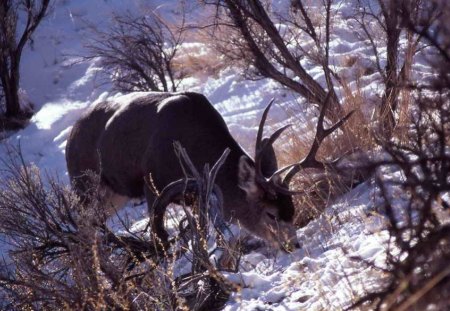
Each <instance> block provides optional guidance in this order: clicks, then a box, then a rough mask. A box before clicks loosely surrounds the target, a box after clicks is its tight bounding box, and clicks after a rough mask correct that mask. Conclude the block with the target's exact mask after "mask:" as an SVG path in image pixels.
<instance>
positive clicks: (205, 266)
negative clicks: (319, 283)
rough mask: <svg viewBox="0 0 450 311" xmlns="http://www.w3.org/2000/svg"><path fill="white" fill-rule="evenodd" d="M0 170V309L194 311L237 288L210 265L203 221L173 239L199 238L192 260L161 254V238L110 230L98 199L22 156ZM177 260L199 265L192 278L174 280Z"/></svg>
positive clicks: (216, 303) (177, 254)
mask: <svg viewBox="0 0 450 311" xmlns="http://www.w3.org/2000/svg"><path fill="white" fill-rule="evenodd" d="M4 165H5V169H4V170H3V171H2V174H3V176H5V177H6V178H5V179H4V180H2V183H1V184H0V234H1V235H2V236H3V239H4V240H5V241H7V242H8V245H9V248H10V250H9V256H8V257H6V258H4V260H3V263H2V264H1V267H0V297H2V302H1V305H0V306H1V308H2V309H5V310H16V309H52V310H56V309H73V310H98V309H131V310H161V309H162V310H179V309H187V308H191V309H193V310H199V309H202V308H203V309H205V308H206V309H211V308H218V306H221V305H222V304H223V303H224V302H225V301H226V300H227V298H228V295H229V292H230V291H232V290H235V289H234V288H233V285H232V284H231V283H229V282H226V281H225V280H224V278H223V276H221V274H220V272H219V271H218V270H217V269H216V268H215V267H214V266H213V265H212V264H211V263H210V261H209V253H208V251H207V249H205V248H204V247H206V245H205V244H203V242H204V241H205V240H207V239H208V238H209V237H208V236H207V235H205V234H206V233H207V232H209V230H208V229H207V228H206V227H207V226H208V221H207V220H206V224H205V223H203V224H199V222H198V220H195V221H194V222H195V225H194V226H192V227H187V228H189V230H187V229H186V230H183V232H184V231H189V232H190V234H191V235H190V236H189V235H188V236H186V235H180V236H178V237H176V238H175V240H176V241H179V240H180V239H184V238H186V239H190V238H192V236H198V239H197V240H196V241H197V246H198V247H196V248H194V249H193V250H192V253H190V255H189V256H188V255H186V251H179V250H176V249H175V250H174V251H173V252H168V251H165V252H161V249H160V247H159V240H158V239H155V240H152V239H150V240H149V238H148V237H147V238H146V237H145V234H144V235H141V234H138V233H134V232H132V231H131V230H129V229H128V228H127V232H128V234H127V235H124V236H119V235H117V234H114V233H113V232H111V231H110V230H109V228H108V227H107V226H106V225H105V220H106V208H105V207H104V206H102V205H101V204H99V200H96V198H94V199H92V200H90V202H91V203H89V205H83V204H82V203H81V202H80V201H79V198H78V197H77V196H76V195H75V194H74V193H73V192H72V191H71V190H70V189H69V188H68V187H66V186H61V185H60V183H59V182H58V180H57V179H55V178H50V177H48V178H42V176H41V174H40V172H39V170H38V169H37V168H36V167H34V166H27V165H25V163H24V161H23V158H22V157H21V156H20V155H19V157H17V158H12V159H10V161H5V163H4ZM216 168H217V167H216ZM213 175H214V174H213ZM93 180H95V179H93ZM205 186H207V185H206V184H205ZM207 187H210V186H207ZM163 192H164V190H163ZM202 193H203V192H202ZM202 195H203V194H202ZM206 199H207V197H206ZM203 200H205V197H204V198H203ZM195 217H199V216H195ZM195 219H198V218H195ZM186 247H187V246H186ZM186 249H187V248H186ZM180 256H181V257H182V256H186V257H187V258H188V260H194V261H196V260H197V262H198V263H199V265H195V269H194V268H193V270H192V274H191V273H188V274H186V275H182V276H177V272H176V271H175V266H176V261H177V260H178V259H180V258H181V257H180ZM205 256H206V257H205ZM193 266H194V265H193ZM201 280H203V283H204V287H202V288H203V290H202V291H200V290H199V286H201V284H200V283H201V282H200V281H201ZM199 282H200V283H199ZM208 288H209V289H208ZM225 289H226V290H225ZM199 297H202V298H201V299H200V298H199ZM218 297H222V298H220V299H219V298H218ZM196 298H199V300H197V299H196Z"/></svg>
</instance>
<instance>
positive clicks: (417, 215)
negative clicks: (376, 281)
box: [354, 1, 450, 310]
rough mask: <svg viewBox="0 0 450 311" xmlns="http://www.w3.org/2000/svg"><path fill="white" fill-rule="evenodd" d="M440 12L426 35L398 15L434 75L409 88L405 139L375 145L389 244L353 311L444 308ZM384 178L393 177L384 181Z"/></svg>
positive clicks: (445, 161) (446, 111) (449, 83)
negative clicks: (380, 155) (422, 46)
mask: <svg viewBox="0 0 450 311" xmlns="http://www.w3.org/2000/svg"><path fill="white" fill-rule="evenodd" d="M443 3H444V2H439V1H437V2H435V4H443ZM440 8H441V9H443V11H441V12H442V14H440V18H438V19H437V20H435V21H434V23H433V25H432V27H429V28H423V27H422V24H420V21H419V20H412V16H411V15H409V14H407V12H408V11H403V14H405V15H402V19H404V21H405V24H406V25H408V27H409V29H410V30H411V31H413V32H415V33H420V35H421V36H423V37H424V38H426V40H427V41H428V43H429V44H430V45H431V48H433V50H434V51H435V52H434V53H433V55H434V58H433V62H432V65H433V70H434V72H435V73H436V75H435V77H434V78H432V79H429V80H424V81H421V83H420V84H417V85H414V86H412V87H411V88H410V91H411V98H412V100H411V115H410V120H411V123H410V126H409V128H408V131H407V133H406V134H405V135H406V139H402V140H399V139H393V140H390V141H386V140H382V139H380V143H381V145H382V147H383V149H384V150H385V151H386V153H387V159H386V160H385V161H382V162H377V163H374V164H373V165H374V167H375V168H376V170H377V172H378V178H377V182H378V185H379V188H380V192H381V195H382V197H383V199H384V204H383V206H382V209H381V210H382V212H383V213H384V214H385V215H386V218H387V220H388V224H389V227H388V231H389V235H390V237H389V241H388V249H387V259H386V262H385V266H384V267H376V268H378V269H379V270H381V271H383V272H384V274H385V276H386V279H385V280H384V281H382V282H381V284H380V286H379V288H378V289H376V290H374V291H373V292H371V293H368V295H367V296H366V297H364V298H362V299H361V300H360V301H358V302H357V303H356V304H355V305H354V306H358V305H362V304H364V303H366V304H369V305H370V306H371V308H374V309H376V310H424V309H427V308H433V309H436V310H446V309H448V308H449V307H450V305H449V301H450V281H449V280H450V270H449V268H448V262H449V260H450V247H449V245H450V240H449V236H450V235H449V233H450V219H449V215H448V209H449V202H448V194H449V191H450V176H449V172H450V154H449V149H448V146H449V143H450V102H449V100H448V98H449V97H448V96H449V94H450V79H449V76H450V72H449V68H450V50H449V45H448V44H447V42H448V41H446V39H444V40H441V39H440V36H442V35H443V36H445V35H446V34H448V33H449V28H448V23H447V22H446V21H447V18H448V14H449V12H450V11H449V7H448V6H446V5H444V6H443V7H440ZM417 22H419V23H417ZM431 29H432V30H431ZM386 171H388V172H389V171H390V172H391V173H392V172H394V173H395V172H397V175H394V176H393V178H384V177H383V176H385V172H386ZM368 264H369V265H372V264H371V263H368ZM372 266H373V265H372Z"/></svg>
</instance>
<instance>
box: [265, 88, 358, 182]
mask: <svg viewBox="0 0 450 311" xmlns="http://www.w3.org/2000/svg"><path fill="white" fill-rule="evenodd" d="M330 97H331V92H329V93H328V95H327V97H326V99H325V103H324V104H323V106H322V109H321V110H320V115H319V118H318V120H317V128H316V135H315V137H314V141H313V143H312V146H311V149H310V150H309V153H308V155H307V156H306V157H305V158H304V159H303V160H301V161H300V162H297V163H294V164H291V165H288V166H285V167H283V168H280V169H279V170H277V171H276V172H275V173H273V175H272V177H271V179H272V178H273V177H274V176H276V175H280V174H282V173H284V172H285V171H288V173H287V174H286V176H285V177H284V179H283V183H284V184H286V185H288V184H289V183H290V181H291V179H292V177H294V175H295V174H297V173H298V172H299V171H300V170H301V169H302V168H303V169H305V168H318V169H330V168H335V165H336V163H337V162H338V161H339V160H340V158H337V159H335V160H334V161H331V162H320V161H318V160H317V159H316V154H317V151H318V150H319V147H320V145H321V144H322V142H323V140H324V139H325V138H326V137H328V136H329V135H330V134H331V133H333V132H334V131H335V130H337V129H338V128H339V127H341V126H342V125H343V124H344V123H345V122H346V121H347V120H348V119H349V118H350V117H351V115H352V114H353V113H354V112H355V111H354V110H352V111H350V112H349V113H347V115H346V116H345V117H343V118H342V119H340V120H339V121H337V122H336V123H335V124H333V125H332V126H331V127H330V128H328V129H325V127H324V125H323V122H324V119H325V112H326V110H327V108H328V105H329V103H330Z"/></svg>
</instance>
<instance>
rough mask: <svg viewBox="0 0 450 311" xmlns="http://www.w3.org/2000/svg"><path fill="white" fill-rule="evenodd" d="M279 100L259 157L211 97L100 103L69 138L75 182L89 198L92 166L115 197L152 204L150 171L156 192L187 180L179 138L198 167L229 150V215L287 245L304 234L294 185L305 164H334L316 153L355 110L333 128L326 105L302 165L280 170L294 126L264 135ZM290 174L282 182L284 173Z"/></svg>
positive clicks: (224, 185) (225, 184)
mask: <svg viewBox="0 0 450 311" xmlns="http://www.w3.org/2000/svg"><path fill="white" fill-rule="evenodd" d="M271 104H272V102H271V103H270V104H269V105H268V106H267V108H266V110H265V111H264V113H263V116H262V118H261V122H260V125H259V129H258V134H257V139H256V151H255V159H254V160H252V158H251V157H250V156H249V155H248V154H247V153H246V152H245V151H244V150H243V149H242V148H241V146H240V145H239V144H238V143H237V142H236V140H235V139H234V138H233V137H232V136H231V134H230V132H229V130H228V128H227V126H226V124H225V122H224V120H223V119H222V117H221V115H220V114H219V113H218V112H217V111H216V110H215V109H214V107H213V105H212V104H211V103H210V102H209V101H208V100H207V99H206V98H205V97H204V96H203V95H200V94H197V93H188V92H187V93H150V94H149V95H146V96H144V97H141V98H138V99H136V100H134V101H132V102H131V103H129V104H127V105H119V104H117V103H113V102H103V103H100V104H98V105H97V106H95V107H93V108H92V109H91V110H90V111H88V112H87V113H86V114H85V115H84V116H83V117H82V118H81V119H79V120H78V121H77V122H76V123H75V125H74V127H73V129H72V131H71V134H70V137H69V139H68V142H67V147H66V161H67V167H68V172H69V176H70V179H71V182H72V185H73V187H74V188H75V190H76V191H77V192H78V194H79V195H80V196H83V195H85V193H86V191H88V189H87V188H86V185H88V180H87V177H86V176H87V175H86V171H89V170H91V171H94V172H95V173H98V174H100V178H101V184H102V185H103V186H104V187H106V188H107V189H109V190H110V191H111V193H112V195H111V197H110V198H109V199H110V201H114V202H116V203H117V202H119V201H120V202H121V203H124V202H126V198H137V197H142V196H144V195H145V197H146V200H147V204H148V206H149V208H151V207H152V204H153V202H154V201H155V198H156V197H155V194H154V193H153V192H152V191H151V190H150V189H149V187H148V185H147V184H146V182H145V179H146V177H148V176H149V174H151V177H152V181H153V183H154V186H155V187H156V189H162V188H164V187H165V186H166V185H168V184H169V183H170V182H172V181H174V180H177V179H180V178H182V177H183V173H182V170H181V169H180V165H179V163H178V159H177V157H176V155H175V154H174V150H173V142H174V141H179V142H180V143H181V145H182V146H183V147H184V148H185V149H186V150H187V152H188V154H189V156H190V157H191V159H192V162H193V164H194V165H195V166H196V167H197V168H201V167H202V166H203V165H204V164H205V163H214V162H215V161H216V160H217V159H218V158H219V156H220V155H221V154H222V152H223V151H224V150H225V149H226V148H229V150H230V153H229V156H228V158H227V160H226V162H225V163H224V165H223V167H222V169H221V171H220V172H219V174H218V176H217V179H216V183H217V185H218V186H219V187H220V189H221V190H222V193H223V201H224V202H223V214H224V216H225V219H227V220H232V221H234V222H237V223H239V224H240V225H242V226H243V227H244V228H246V229H247V230H249V231H250V232H251V233H253V234H255V235H257V236H259V237H261V238H263V239H265V240H266V241H269V242H270V243H274V244H277V245H280V246H281V245H282V244H283V243H285V242H286V241H289V240H292V239H294V240H295V238H296V237H295V236H296V231H295V228H294V226H293V224H292V222H293V217H294V205H293V202H292V197H291V195H292V194H293V193H292V192H291V191H289V190H288V184H289V181H290V179H291V178H292V176H293V175H294V174H295V173H296V172H297V171H298V170H299V169H301V168H305V167H316V168H324V167H325V166H326V165H332V164H324V163H321V162H318V161H317V160H316V159H315V154H316V152H317V149H318V148H319V146H320V143H321V142H322V140H323V139H324V138H325V137H326V136H328V135H329V134H330V133H331V132H333V131H334V130H335V129H336V128H338V127H339V126H340V125H341V124H342V123H343V122H345V120H346V119H347V118H348V117H349V115H347V116H346V117H345V118H344V119H342V120H340V121H339V122H338V123H336V124H335V125H334V126H332V127H331V128H330V129H327V130H325V129H324V128H323V114H324V111H325V108H324V109H322V112H321V117H320V118H319V125H318V127H317V129H318V130H317V135H316V138H315V140H314V143H313V146H312V148H311V152H310V153H309V155H308V156H307V157H306V158H305V159H304V160H303V161H301V162H298V163H296V164H293V165H290V166H287V167H284V168H281V169H278V168H277V162H276V158H275V153H274V150H273V147H272V144H273V143H274V141H275V140H276V139H277V138H278V137H279V136H280V134H281V133H282V132H283V131H284V130H285V129H286V128H287V126H284V127H282V128H280V129H278V130H277V131H275V132H274V133H273V134H272V135H271V136H270V137H269V138H265V139H263V138H262V136H263V127H264V123H265V120H266V117H267V113H268V111H269V108H270V106H271ZM324 106H326V105H324ZM286 171H288V172H287V175H286V177H285V178H284V179H282V178H281V174H282V173H283V172H286Z"/></svg>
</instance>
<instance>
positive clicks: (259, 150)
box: [255, 99, 293, 195]
mask: <svg viewBox="0 0 450 311" xmlns="http://www.w3.org/2000/svg"><path fill="white" fill-rule="evenodd" d="M274 101H275V99H272V100H271V101H270V102H269V104H268V105H267V107H266V108H265V109H264V112H263V114H262V116H261V121H260V122H259V127H258V134H257V135H256V144H255V178H256V181H257V182H258V184H259V185H260V186H261V187H263V188H264V189H265V190H267V191H270V190H272V191H273V190H276V191H277V192H281V193H284V194H289V195H291V194H293V192H292V191H289V189H287V188H286V187H283V186H281V185H278V184H277V183H275V182H274V178H275V177H274V175H272V176H271V177H270V178H267V177H266V176H264V174H263V173H262V169H261V161H262V157H263V155H264V153H265V152H266V151H267V148H268V146H271V145H272V144H273V143H274V142H275V140H277V139H278V137H280V135H281V133H283V131H284V130H286V129H287V128H288V127H290V126H291V124H288V125H285V126H283V127H281V128H279V129H277V130H276V131H275V132H274V133H273V134H272V135H270V137H269V138H268V139H263V138H262V137H263V131H264V124H265V122H266V119H267V114H268V113H269V110H270V107H272V104H273V103H274Z"/></svg>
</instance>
